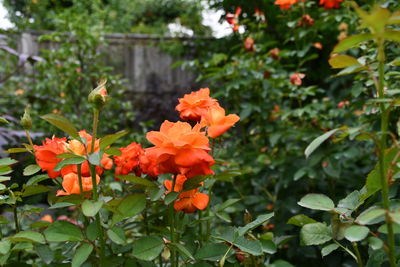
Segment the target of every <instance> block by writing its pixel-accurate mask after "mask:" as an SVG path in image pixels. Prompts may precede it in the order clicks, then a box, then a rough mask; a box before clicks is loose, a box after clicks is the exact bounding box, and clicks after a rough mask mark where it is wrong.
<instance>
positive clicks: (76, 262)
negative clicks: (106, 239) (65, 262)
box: [71, 243, 93, 267]
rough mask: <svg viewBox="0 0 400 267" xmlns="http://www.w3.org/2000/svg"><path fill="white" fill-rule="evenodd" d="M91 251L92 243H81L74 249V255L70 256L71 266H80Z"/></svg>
mask: <svg viewBox="0 0 400 267" xmlns="http://www.w3.org/2000/svg"><path fill="white" fill-rule="evenodd" d="M92 251H93V245H91V244H87V243H83V244H82V245H81V246H80V247H79V248H78V249H77V250H76V251H75V255H74V257H73V258H72V263H71V266H72V267H79V266H81V265H82V264H83V263H84V262H85V261H86V260H87V259H88V258H89V256H90V253H92Z"/></svg>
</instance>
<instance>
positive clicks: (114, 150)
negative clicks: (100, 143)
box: [104, 147, 122, 156]
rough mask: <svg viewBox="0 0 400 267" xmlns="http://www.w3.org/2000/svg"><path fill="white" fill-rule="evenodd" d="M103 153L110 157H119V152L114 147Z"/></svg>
mask: <svg viewBox="0 0 400 267" xmlns="http://www.w3.org/2000/svg"><path fill="white" fill-rule="evenodd" d="M104 153H106V154H107V155H110V156H121V154H122V153H121V150H119V149H118V148H116V147H110V148H107V149H105V150H104Z"/></svg>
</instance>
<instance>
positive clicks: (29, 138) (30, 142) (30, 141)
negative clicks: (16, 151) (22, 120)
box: [25, 129, 34, 151]
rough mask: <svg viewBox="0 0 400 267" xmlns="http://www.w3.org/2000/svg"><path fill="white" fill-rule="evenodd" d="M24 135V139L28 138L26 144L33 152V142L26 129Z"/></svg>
mask: <svg viewBox="0 0 400 267" xmlns="http://www.w3.org/2000/svg"><path fill="white" fill-rule="evenodd" d="M25 134H26V138H28V142H29V144H30V145H31V147H32V151H34V150H33V142H32V138H31V135H30V134H29V131H28V130H27V129H25Z"/></svg>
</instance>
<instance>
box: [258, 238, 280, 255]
mask: <svg viewBox="0 0 400 267" xmlns="http://www.w3.org/2000/svg"><path fill="white" fill-rule="evenodd" d="M260 241H261V246H262V250H263V252H264V253H268V254H275V253H276V251H277V249H276V245H275V243H274V242H272V240H265V239H261V240H260Z"/></svg>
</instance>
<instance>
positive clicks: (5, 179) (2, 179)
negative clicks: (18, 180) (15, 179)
mask: <svg viewBox="0 0 400 267" xmlns="http://www.w3.org/2000/svg"><path fill="white" fill-rule="evenodd" d="M10 179H11V177H10V176H0V183H2V182H5V181H10Z"/></svg>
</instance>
